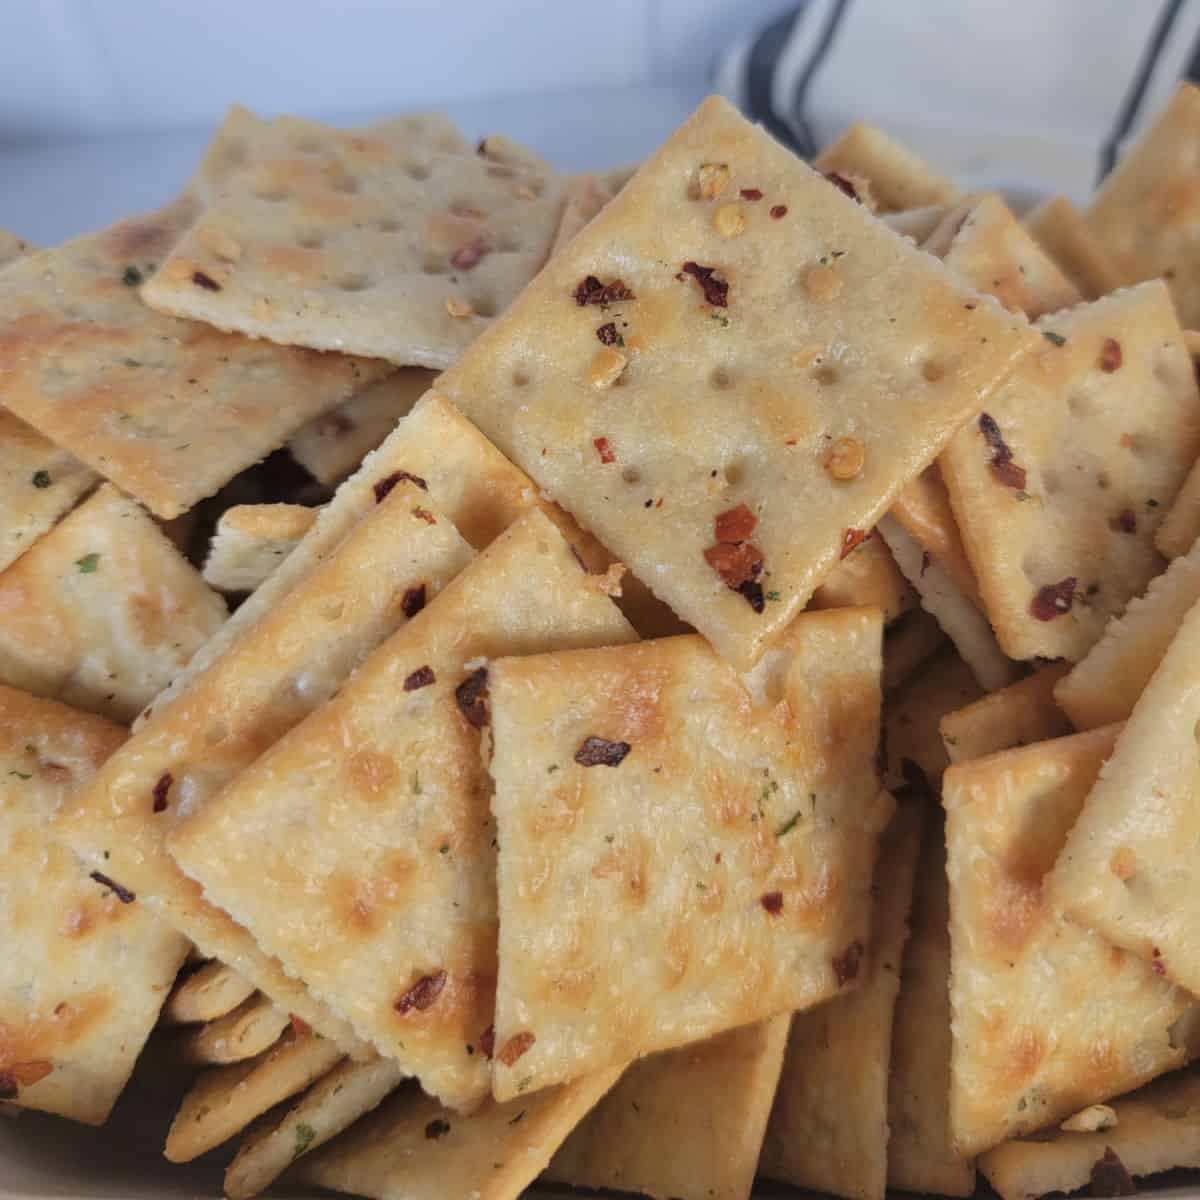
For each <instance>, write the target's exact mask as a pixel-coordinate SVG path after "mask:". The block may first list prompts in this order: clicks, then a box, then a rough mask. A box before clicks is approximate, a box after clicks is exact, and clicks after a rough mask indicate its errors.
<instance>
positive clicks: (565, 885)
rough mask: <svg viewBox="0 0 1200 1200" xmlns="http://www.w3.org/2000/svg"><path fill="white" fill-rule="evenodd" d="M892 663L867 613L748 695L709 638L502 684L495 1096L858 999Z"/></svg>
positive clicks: (772, 669)
mask: <svg viewBox="0 0 1200 1200" xmlns="http://www.w3.org/2000/svg"><path fill="white" fill-rule="evenodd" d="M879 645H880V617H879V612H878V610H877V609H831V610H829V611H828V612H820V613H805V614H803V615H802V616H801V617H799V618H797V620H796V621H795V623H794V624H793V626H792V628H791V629H790V630H789V631H788V635H787V637H786V638H785V639H784V641H783V642H782V643H781V644H780V646H779V647H778V649H777V650H776V651H774V652H773V653H772V654H771V655H770V656H768V657H767V658H766V659H764V661H763V663H762V664H760V667H759V668H758V669H757V671H756V673H755V675H754V676H753V677H751V678H750V679H747V680H746V682H745V683H744V684H743V682H742V681H740V680H739V677H738V676H737V675H735V674H734V673H733V671H732V669H731V668H729V667H728V666H727V665H726V664H724V663H723V662H722V661H721V660H720V659H719V658H718V657H717V656H716V654H715V653H714V652H713V651H712V650H711V649H710V648H709V647H708V646H707V645H706V644H705V643H704V641H703V640H702V639H700V638H696V637H681V638H667V639H663V640H661V641H657V642H642V643H640V644H638V645H634V646H624V647H618V648H615V649H608V650H577V651H571V652H563V653H558V654H542V655H536V656H533V657H530V658H521V659H513V658H510V659H501V660H500V661H498V662H495V663H493V664H492V665H491V666H490V667H489V687H490V689H491V700H492V731H493V758H492V763H491V771H492V777H493V779H494V781H495V786H496V790H495V794H494V796H493V799H492V811H493V812H494V814H495V815H496V821H497V828H498V834H499V841H500V858H499V870H498V881H499V892H500V953H499V961H500V973H499V979H498V981H497V999H496V1020H495V1058H494V1061H493V1087H492V1090H493V1094H494V1095H495V1096H496V1097H497V1098H498V1099H502V1100H503V1099H509V1098H511V1097H512V1096H514V1095H517V1094H518V1093H520V1092H524V1091H535V1090H537V1089H538V1088H540V1087H545V1086H547V1085H549V1084H551V1083H557V1082H561V1081H564V1080H567V1079H572V1078H574V1077H576V1076H578V1075H581V1074H585V1073H586V1072H588V1071H590V1070H594V1069H596V1068H598V1067H600V1066H603V1065H606V1064H608V1063H612V1062H614V1061H624V1060H625V1059H628V1058H631V1057H634V1056H636V1055H641V1054H646V1053H651V1052H653V1051H656V1050H666V1049H670V1048H672V1047H674V1046H679V1045H682V1044H684V1043H686V1042H689V1041H697V1040H699V1039H701V1038H704V1037H708V1036H710V1035H712V1034H715V1033H719V1032H721V1031H722V1030H724V1029H728V1028H732V1027H734V1026H737V1025H744V1024H749V1023H750V1022H752V1021H757V1020H761V1019H762V1018H764V1017H767V1016H771V1015H773V1014H774V1013H777V1012H780V1011H784V1010H787V1009H798V1008H802V1007H807V1006H809V1005H812V1004H816V1003H818V1002H819V1001H821V1000H824V999H827V998H828V997H830V996H832V995H834V994H835V993H836V992H837V990H838V988H839V986H841V985H844V984H846V983H848V982H850V980H851V979H852V977H853V976H854V974H855V973H856V971H857V967H858V959H859V957H860V955H861V953H862V947H863V943H864V942H865V940H866V936H867V922H868V920H869V911H868V909H869V906H868V905H867V904H866V903H865V897H866V895H867V892H868V889H869V887H870V879H871V871H872V868H873V866H874V860H875V853H876V844H877V838H876V836H875V835H876V834H877V833H878V831H879V830H880V829H881V827H882V826H883V825H884V824H886V821H887V819H888V817H889V816H890V810H891V807H892V802H891V798H890V797H889V796H888V795H887V794H886V793H881V792H880V791H879V785H878V782H877V779H876V774H875V762H874V756H875V748H876V743H877V740H878V732H879V673H880V649H879ZM747 688H749V689H750V692H749V693H748V691H747ZM752 695H753V696H754V699H753V700H752V698H751V697H752ZM622 756H624V757H622ZM594 763H598V764H599V765H592V764H594ZM609 763H613V764H615V765H608V764H609Z"/></svg>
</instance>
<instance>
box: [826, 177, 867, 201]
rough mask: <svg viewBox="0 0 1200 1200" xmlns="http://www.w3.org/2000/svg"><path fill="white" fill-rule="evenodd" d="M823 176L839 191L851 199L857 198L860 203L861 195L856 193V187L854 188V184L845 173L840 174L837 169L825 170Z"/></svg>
mask: <svg viewBox="0 0 1200 1200" xmlns="http://www.w3.org/2000/svg"><path fill="white" fill-rule="evenodd" d="M825 178H826V179H828V180H829V182H830V183H832V184H833V186H834V187H835V188H837V190H838V191H839V192H842V193H843V194H844V195H847V196H849V197H850V199H851V200H857V201H858V203H859V204H861V203H862V197H861V196H860V195H859V194H858V188H856V187H855V186H854V184H852V183H851V182H850V180H849V179H847V178H846V177H845V175H842V174H840V173H839V172H837V171H826V172H825Z"/></svg>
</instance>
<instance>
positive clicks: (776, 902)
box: [759, 892, 783, 917]
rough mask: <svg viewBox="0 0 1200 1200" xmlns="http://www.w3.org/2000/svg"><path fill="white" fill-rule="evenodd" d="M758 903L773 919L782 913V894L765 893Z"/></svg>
mask: <svg viewBox="0 0 1200 1200" xmlns="http://www.w3.org/2000/svg"><path fill="white" fill-rule="evenodd" d="M759 903H760V904H761V905H762V906H763V908H765V909H766V910H767V912H768V913H770V914H771V916H773V917H777V916H779V914H780V913H781V912H783V893H782V892H766V893H764V894H763V896H762V897H761V898H760V899H759Z"/></svg>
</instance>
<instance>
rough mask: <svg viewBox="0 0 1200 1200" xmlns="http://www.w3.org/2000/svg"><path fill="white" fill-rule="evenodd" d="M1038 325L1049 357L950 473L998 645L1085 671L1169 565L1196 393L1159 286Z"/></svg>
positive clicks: (1038, 357)
mask: <svg viewBox="0 0 1200 1200" xmlns="http://www.w3.org/2000/svg"><path fill="white" fill-rule="evenodd" d="M1037 328H1038V329H1039V330H1041V332H1042V333H1043V334H1044V335H1045V338H1046V340H1045V341H1044V343H1043V348H1042V350H1041V351H1040V352H1039V353H1037V354H1035V355H1033V356H1031V357H1030V358H1029V359H1027V360H1026V361H1025V362H1024V363H1022V364H1021V366H1019V367H1018V368H1017V370H1016V371H1015V372H1014V374H1013V375H1012V376H1011V377H1010V379H1009V380H1008V381H1007V382H1006V383H1005V384H1003V385H1002V386H1001V387H1000V388H999V389H998V390H997V391H996V392H995V394H994V395H993V396H992V397H991V398H990V399H989V400H988V402H987V404H986V405H985V411H984V412H983V413H982V414H980V416H979V417H978V419H977V420H973V421H971V422H970V423H969V424H968V425H967V426H965V427H964V428H963V429H962V430H961V431H960V432H959V433H958V434H956V435H955V437H954V438H953V439H952V440H951V442H950V445H949V447H948V448H947V449H946V451H945V452H944V453H943V455H942V457H941V468H942V474H943V476H944V478H945V480H946V486H947V488H948V490H949V493H950V500H951V503H952V504H953V506H954V512H955V516H956V517H957V518H958V526H959V529H960V530H961V531H962V536H963V541H964V543H965V544H966V547H967V552H968V554H969V555H970V557H971V563H972V566H973V567H974V569H975V576H976V579H977V580H978V583H979V588H980V592H981V593H982V595H983V600H984V606H985V609H986V611H987V615H988V617H989V619H990V620H991V623H992V626H993V627H994V629H995V630H996V635H997V637H998V638H999V640H1000V645H1001V647H1002V648H1003V649H1004V651H1005V652H1006V653H1007V654H1009V655H1010V656H1011V657H1013V658H1016V659H1029V658H1035V657H1042V658H1066V659H1068V660H1070V661H1072V662H1077V661H1078V660H1079V659H1080V658H1082V657H1083V656H1084V654H1085V653H1086V652H1087V651H1088V649H1090V647H1091V646H1092V645H1094V644H1095V642H1097V641H1098V640H1099V638H1100V635H1101V634H1102V633H1103V631H1104V625H1105V623H1106V622H1107V620H1108V618H1109V617H1110V616H1112V615H1113V614H1114V613H1117V612H1120V611H1121V610H1122V609H1123V608H1124V607H1125V604H1126V603H1127V602H1128V601H1129V600H1130V599H1131V598H1132V597H1133V596H1136V595H1138V594H1139V593H1140V592H1141V591H1143V590H1144V589H1145V587H1146V584H1148V583H1149V582H1150V580H1151V579H1152V578H1153V577H1154V576H1155V575H1157V574H1158V573H1159V571H1160V570H1161V569H1162V563H1161V559H1160V558H1159V556H1158V553H1157V551H1156V550H1155V548H1154V532H1155V529H1156V528H1157V526H1158V523H1159V521H1160V520H1161V518H1162V514H1163V513H1164V512H1165V511H1166V506H1167V505H1168V504H1170V502H1171V500H1172V499H1173V498H1174V496H1175V493H1176V492H1177V491H1178V490H1179V488H1180V486H1181V485H1182V484H1183V480H1184V476H1185V475H1186V473H1187V470H1188V467H1189V466H1190V465H1191V464H1192V462H1193V461H1194V460H1195V457H1196V454H1197V451H1198V450H1200V392H1197V388H1196V378H1195V375H1194V374H1193V371H1192V362H1191V358H1190V357H1189V356H1188V353H1187V351H1186V350H1185V349H1184V345H1183V339H1182V334H1181V331H1180V329H1179V326H1178V324H1177V322H1176V320H1175V314H1174V311H1173V310H1172V307H1171V300H1170V297H1169V295H1168V294H1167V290H1166V287H1165V286H1164V285H1163V284H1162V283H1161V282H1157V281H1156V282H1152V283H1145V284H1141V285H1139V286H1138V287H1136V288H1130V289H1128V290H1127V291H1122V292H1117V293H1115V294H1114V295H1112V296H1106V297H1104V298H1103V299H1101V300H1096V301H1093V302H1092V303H1090V304H1081V305H1079V306H1077V307H1076V308H1073V309H1069V310H1068V311H1066V312H1064V313H1056V314H1053V315H1051V316H1048V317H1043V318H1042V319H1041V320H1040V321H1039V322H1038V323H1037Z"/></svg>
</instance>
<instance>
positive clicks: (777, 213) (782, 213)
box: [771, 204, 788, 221]
mask: <svg viewBox="0 0 1200 1200" xmlns="http://www.w3.org/2000/svg"><path fill="white" fill-rule="evenodd" d="M787 212H788V206H787V205H786V204H773V205H772V206H771V216H772V217H773V218H774V219H775V220H776V221H778V220H779V219H780V217H786V216H787Z"/></svg>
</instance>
